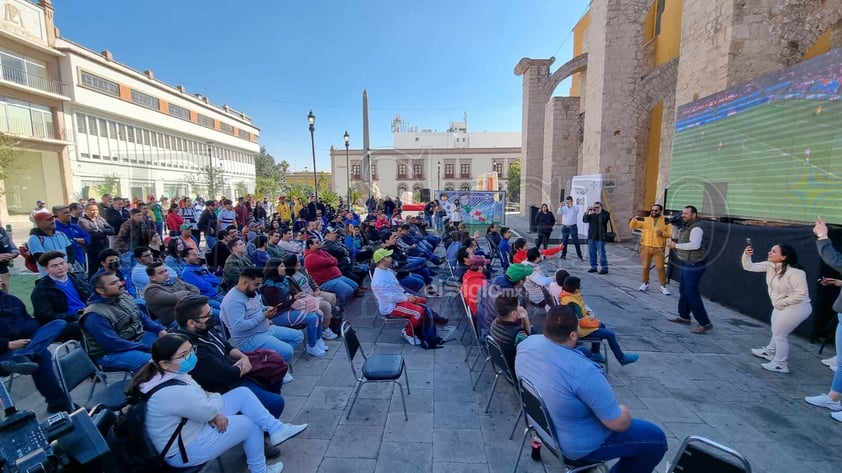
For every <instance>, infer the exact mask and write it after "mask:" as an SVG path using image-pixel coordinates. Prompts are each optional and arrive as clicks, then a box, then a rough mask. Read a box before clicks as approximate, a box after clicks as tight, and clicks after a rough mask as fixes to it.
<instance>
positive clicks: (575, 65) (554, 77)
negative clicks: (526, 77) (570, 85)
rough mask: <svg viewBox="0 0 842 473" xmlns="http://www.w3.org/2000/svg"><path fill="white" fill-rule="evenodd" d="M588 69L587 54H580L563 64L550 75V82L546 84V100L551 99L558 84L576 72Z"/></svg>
mask: <svg viewBox="0 0 842 473" xmlns="http://www.w3.org/2000/svg"><path fill="white" fill-rule="evenodd" d="M587 68H588V53H582V54H580V55H578V56H576V57H574V58H573V59H571V60H569V61H567V62H565V63H564V64H562V65H561V67H559V68H558V70H557V71H555V72H553V73H552V74H551V75H550V80H549V81H548V82H547V99H549V98H550V97H552V95H553V92H554V91H555V89H556V87H558V84H560V83H561V81H563V80H564V79H567V78H568V77H570V76H572V75H573V74H575V73H577V72H582V71H584V70H585V69H587Z"/></svg>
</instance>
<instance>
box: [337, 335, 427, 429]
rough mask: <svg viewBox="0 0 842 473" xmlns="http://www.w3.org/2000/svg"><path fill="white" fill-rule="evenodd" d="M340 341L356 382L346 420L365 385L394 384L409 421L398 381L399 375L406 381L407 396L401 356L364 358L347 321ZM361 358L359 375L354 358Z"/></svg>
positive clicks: (358, 342) (403, 363)
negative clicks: (399, 393)
mask: <svg viewBox="0 0 842 473" xmlns="http://www.w3.org/2000/svg"><path fill="white" fill-rule="evenodd" d="M342 341H343V342H344V344H345V351H346V352H347V353H348V363H350V365H351V373H352V374H353V375H354V379H355V380H356V381H357V387H356V389H355V390H354V398H353V399H351V406H350V407H349V408H348V414H347V415H346V416H345V418H346V419H348V418H349V417H351V410H352V409H353V408H354V404H356V402H357V397H359V395H360V389H361V388H362V387H363V385H364V384H365V383H378V382H386V383H395V384H397V385H398V388H399V389H400V392H401V403H402V404H403V417H404V420H409V416H408V415H407V413H406V399H405V398H404V395H403V385H402V384H401V383H400V381H398V380H399V379H400V377H401V375H403V376H404V379H405V380H406V394H407V395H409V394H410V392H409V375H408V374H407V372H406V362H405V361H404V359H403V356H401V355H386V354H376V355H371V356H366V354H365V350H363V347H362V346H361V345H360V340H359V338H357V332H355V331H354V329H353V328H351V324H350V323H348V321H345V322H343V323H342ZM358 352H359V353H360V354H361V355H362V357H363V360H364V361H363V365H362V369H361V370H360V371H361V372H360V374H357V367H356V366H355V365H354V357H355V356H356V355H357V353H358Z"/></svg>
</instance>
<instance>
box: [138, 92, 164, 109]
mask: <svg viewBox="0 0 842 473" xmlns="http://www.w3.org/2000/svg"><path fill="white" fill-rule="evenodd" d="M132 102H133V103H136V104H138V105H140V106H142V107H146V108H151V109H153V110H158V109H159V108H160V105H159V104H158V99H156V98H155V97H153V96H151V95H147V94H144V93H143V92H138V91H136V90H134V89H132Z"/></svg>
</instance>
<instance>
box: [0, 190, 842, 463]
mask: <svg viewBox="0 0 842 473" xmlns="http://www.w3.org/2000/svg"><path fill="white" fill-rule="evenodd" d="M149 197H150V198H149V199H148V202H145V203H144V202H136V203H133V204H130V203H129V202H126V201H124V199H121V198H119V197H111V196H109V195H105V196H103V198H102V201H101V202H89V203H87V204H86V205H82V204H81V203H74V204H71V205H66V206H65V205H59V206H55V207H53V208H52V209H50V210H47V209H46V208H45V206H44V204H43V202H40V201H39V203H38V206H37V207H36V209H34V210H33V212H32V214H31V216H30V217H31V220H32V222H33V225H34V227H33V229H32V231H31V234H30V237H29V239H28V242H27V244H28V252H29V256H28V257H29V258H31V259H32V261H33V262H34V263H36V264H37V266H35V269H37V271H38V272H39V274H40V277H39V279H38V280H37V281H36V283H35V287H34V289H33V291H32V294H31V299H32V306H33V312H34V314H33V316H34V318H33V317H31V316H30V315H29V314H28V312H27V309H26V307H25V305H24V304H23V303H22V302H21V301H20V300H19V299H17V298H16V297H14V296H12V295H10V294H8V293H7V292H6V291H5V289H7V288H8V284H9V275H8V268H7V266H8V263H9V261H11V260H12V259H14V258H15V257H17V256H18V250H17V248H16V247H15V245H14V243H13V242H12V241H11V238H10V236H9V235H8V234H6V233H5V232H3V231H2V229H0V284H2V285H3V288H2V289H3V290H0V313H2V317H0V371H4V372H13V373H21V374H27V375H32V377H33V380H34V382H35V386H36V388H37V390H38V392H39V393H40V394H41V395H42V396H43V397H44V399H45V401H46V403H47V410H48V411H49V412H56V411H59V410H62V409H64V408H65V406H67V398H66V394H65V393H63V392H62V390H61V388H60V387H59V385H58V382H57V380H56V377H55V374H54V373H53V371H52V368H51V364H50V362H49V356H50V355H49V352H48V351H47V347H48V346H49V345H50V344H51V343H53V342H56V341H64V340H80V341H82V342H83V343H84V346H85V349H86V350H87V352H88V354H89V355H90V357H91V359H92V360H94V362H95V363H97V364H98V365H99V366H100V367H101V368H103V369H105V370H109V371H129V372H132V373H134V374H135V378H134V380H133V382H132V388H133V390H134V391H135V392H140V393H149V392H153V391H155V392H157V390H158V389H160V390H161V391H162V394H160V395H158V397H157V400H156V402H154V403H153V402H150V415H149V417H150V419H154V420H155V425H154V426H150V427H149V429H148V431H149V435H150V438H152V441H153V443H155V444H156V446H158V447H162V446H163V442H165V441H166V439H167V437H168V435H167V432H169V431H170V430H172V428H173V425H174V423H177V421H178V419H177V417H178V416H185V417H187V418H188V419H189V420H188V423H187V426H185V431H184V432H185V434H184V435H185V439H184V440H185V442H184V444H185V448H184V451H181V452H175V451H173V452H167V454H168V456H167V457H166V460H167V462H168V463H169V464H170V465H172V466H189V465H194V464H201V463H203V462H205V461H207V460H208V459H211V458H214V457H215V456H218V455H219V454H221V453H222V452H224V451H225V450H227V449H228V448H230V447H231V446H232V445H235V444H237V443H241V442H242V443H243V445H244V447H243V448H244V450H245V453H246V457H247V460H248V465H249V468H250V471H253V472H256V471H280V470H279V469H278V468H282V466H281V467H278V466H276V465H279V463H276V464H275V465H269V466H267V465H266V458H268V457H271V456H273V455H274V454H276V453H277V445H279V444H280V443H281V442H283V441H284V440H286V439H288V438H290V437H292V436H294V435H297V434H298V433H300V432H301V431H302V430H304V429H305V428H306V427H307V425H306V424H302V425H291V424H285V423H282V422H280V421H278V420H277V419H278V416H279V415H280V413H281V412H282V411H283V406H284V401H283V397H282V396H281V395H280V391H281V388H282V385H283V384H285V383H288V382H292V381H293V378H292V375H290V374H289V373H286V375H285V376H284V377H283V379H278V380H275V382H273V383H268V384H267V383H265V382H263V383H260V382H256V381H255V380H254V379H253V378H251V377H249V376H248V373H249V371H250V370H251V366H250V363H249V358H248V356H247V354H249V353H253V352H256V351H258V350H269V351H271V352H274V353H277V354H278V355H279V356H280V357H281V358H282V359H283V360H285V361H287V362H289V361H291V360H292V357H293V353H294V350H295V347H296V346H298V345H300V344H302V343H306V346H305V347H304V351H305V352H306V353H307V355H308V356H313V357H323V356H325V354H326V352H327V351H328V350H330V349H331V347H330V345H329V344H328V343H326V341H330V340H333V339H336V338H337V336H338V335H339V334H340V329H339V327H340V326H341V323H342V320H343V314H344V311H345V308H346V307H348V305H349V302H350V301H351V300H352V298H354V297H357V296H360V295H361V294H363V293H364V291H366V290H367V289H368V288H366V286H365V284H366V279H370V289H371V291H372V293H373V296H374V298H375V300H376V302H377V306H378V310H379V312H380V313H381V314H382V315H383V316H386V317H403V318H406V319H407V322H406V325H405V327H404V328H403V329H402V331H401V338H402V339H403V340H404V341H406V342H407V343H409V344H411V345H422V346H425V347H426V345H425V344H424V343H423V342H422V339H421V338H422V337H421V331H422V330H424V326H423V321H424V320H426V319H429V320H430V321H431V323H434V324H439V325H443V324H447V323H448V320H447V319H446V318H444V317H439V316H438V315H437V314H435V313H433V312H432V311H431V309H430V307H429V298H430V297H435V296H437V295H439V293H438V291H439V290H441V288H437V287H436V285H435V284H434V280H433V276H435V275H436V274H437V273H439V272H440V271H442V270H443V269H442V268H441V266H442V265H446V269H445V270H446V271H449V272H448V273H446V274H445V279H446V280H447V281H449V282H450V283H452V284H454V285H456V286H458V287H459V288H460V291H461V294H462V296H463V297H464V299H465V302H466V305H467V306H468V307H469V309H470V311H471V312H472V314H473V315H474V321H475V329H476V331H477V336H478V338H479V339H480V340H483V339H485V337H487V336H490V337H491V338H493V339H494V341H495V342H496V343H497V344H498V345H499V346H500V348H501V350H502V352H503V355H504V358H505V360H506V362H507V364H508V366H509V368H510V370H511V371H512V373H513V374H515V376H517V375H522V376H525V377H527V378H528V379H529V380H530V382H532V383H533V384H534V385H535V387H536V388H537V389H538V390H539V391H540V392H541V393H543V396H544V399H545V400H547V401H548V409H549V414H550V415H551V416H552V417H553V419H554V420H555V422H556V425H570V424H571V423H573V424H575V425H576V426H577V427H576V428H575V429H567V428H565V429H563V431H559V432H557V434H558V435H559V437H560V439H561V443H562V445H563V451H564V453H565V455H566V456H567V457H569V458H573V459H583V460H588V461H603V460H607V459H610V458H620V462H619V463H618V467H617V471H651V470H652V468H653V467H654V465H656V464H657V463H658V462H659V461H660V460H661V458H662V457H663V455H664V454H665V452H666V440H665V435H664V433H663V432H662V431H661V430H660V429H659V428H658V427H657V426H654V425H653V424H650V423H648V422H645V421H641V420H637V419H633V418H632V416H631V412H630V411H629V410H628V409H627V408H626V407H625V406H622V405H620V404H618V403H617V401H616V397H615V396H614V394H613V392H612V390H611V387H610V386H609V385H608V383H607V382H606V381H605V377H604V375H603V372H602V371H601V370H600V364H604V363H607V360H606V358H605V356H604V355H603V354H602V353H601V352H600V348H601V344H602V342H603V341H605V342H607V345H608V347H609V348H610V350H611V352H612V354H613V356H614V358H616V360H617V362H618V363H619V364H620V365H628V364H631V363H635V362H637V361H638V360H639V355H638V354H636V353H628V352H624V351H623V349H622V347H621V345H620V342H619V341H618V338H619V337H618V334H617V333H615V332H614V331H613V330H611V329H609V328H608V327H607V326H606V324H605V323H604V322H602V321H600V320H599V318H598V317H597V315H596V314H595V312H594V310H593V309H592V308H591V307H590V306H589V305H588V304H587V303H586V301H585V297H586V294H583V291H582V289H583V280H582V278H580V277H578V276H577V275H574V274H571V273H570V272H569V271H568V270H564V269H559V270H557V271H555V272H551V273H547V274H545V273H544V270H545V269H546V265H544V264H542V263H543V262H544V261H545V260H546V259H548V258H561V259H564V258H566V256H567V249H568V246H567V245H568V242H569V239H572V244H573V245H574V247H575V249H576V253H577V256H578V257H579V258H580V259H583V256H582V253H581V250H580V248H579V241H578V224H579V223H587V224H588V227H589V228H588V231H587V235H588V250H589V263H590V264H589V266H590V267H589V269H588V272H594V273H599V274H606V273H607V272H608V262H607V258H606V254H605V242H606V240H608V239H609V238H608V222H609V221H610V214H609V213H608V212H607V211H606V210H605V209H604V208H603V206H602V205H601V204H600V203H599V202H596V203H594V204H593V205H591V206H590V207H589V208H588V209H587V211H586V212H585V213H584V215H582V216H581V217H580V216H579V213H578V212H579V210H578V208H577V207H576V206H574V205H572V204H573V199H572V198H571V197H568V198H567V199H566V200H565V201H564V202H562V204H561V206H560V207H559V208H558V211H557V212H556V214H557V216H558V220H556V215H553V213H551V212H550V211H549V208H548V206H547V205H543V206H542V207H541V209H540V210H539V212H538V215H537V218H536V222H535V223H536V226H537V230H538V235H539V238H538V239H537V242H536V244H535V245H534V246H530V245H529V244H528V243H527V241H526V240H525V239H523V238H516V239H515V240H514V241H513V242H512V241H510V240H511V239H512V236H513V232H512V230H511V229H510V228H508V227H500V226H499V225H498V224H496V223H493V224H491V225H489V226H488V227H487V229H486V233H485V235H484V238H485V242H486V243H487V246H486V247H485V249H484V248H483V246H482V245H481V244H480V237H481V235H480V234H479V232H474V233H473V234H471V233H470V232H468V231H467V227H466V225H465V224H464V222H462V221H461V219H460V218H458V217H457V218H453V216H454V215H455V214H458V213H459V209H458V203H456V204H450V203H448V202H447V200H446V199H444V200H445V201H444V202H439V201H431V202H429V203H428V204H427V205H426V206H425V208H424V210H423V211H422V212H421V213H420V215H418V216H404V215H403V212H402V209H401V204H400V201H399V200H398V201H396V202H395V201H392V200H391V199H389V198H385V199H383V200H381V201H374V200H373V199H372V200H370V201H369V202H367V205H370V206H371V208H369V209H368V210H369V212H368V214H367V215H366V216H365V218H360V216H359V215H357V214H356V213H354V212H353V211H335V210H334V209H332V208H330V207H328V206H325V205H323V204H322V203H320V202H317V201H316V200H315V198H312V197H311V198H310V202H308V203H307V204H306V205H305V204H304V203H303V202H301V201H295V202H287V201H286V200H285V197H284V196H281V197H280V198H279V199H278V201H277V202H272V203H270V202H269V199H268V198H264V199H263V201H262V202H254V201H253V200H249V199H246V198H239V199H237V203H236V204H235V203H234V202H233V201H231V200H228V199H222V200H220V201H213V200H208V201H201V200H200V199H196V200H195V201H191V200H189V199H179V200H177V201H174V202H173V203H172V204H170V206H169V209H168V211H167V213H166V214H164V213H163V209H164V208H165V207H166V203H165V202H162V204H164V205H163V206H162V205H161V204H159V203H158V202H157V201H156V200H155V199H154V196H149ZM162 200H164V199H162ZM126 204H130V205H126ZM258 209H260V210H258ZM439 212H443V213H442V214H441V215H440V214H439ZM448 212H453V213H448ZM439 217H441V218H439ZM556 226H561V230H562V238H563V241H562V243H561V244H560V245H559V246H557V247H552V248H551V247H550V246H549V236H550V233H551V232H552V231H553V229H554V228H555V227H556ZM629 227H630V228H631V229H632V230H637V231H639V232H640V233H641V240H640V254H641V279H642V281H641V285H640V287H639V290H640V291H642V292H645V291H647V290H648V288H649V277H650V273H651V264H652V261H653V260H654V262H655V268H656V273H657V275H658V280H659V281H658V282H659V287H660V292H661V293H662V294H663V295H666V296H669V295H671V292H670V289H669V286H668V281H667V279H666V275H665V268H664V261H665V259H664V258H665V254H666V252H672V255H673V256H674V258H675V261H676V264H677V265H678V269H679V273H680V281H679V298H678V305H677V316H676V317H672V318H669V319H668V320H669V321H670V322H674V323H678V324H684V325H688V326H690V325H692V321H691V316H693V317H695V319H696V322H697V324H696V325H695V326H693V327H692V333H694V334H705V333H708V332H710V331H711V330H712V329H713V324H712V322H711V320H710V317H709V316H708V314H707V311H706V310H705V307H704V303H703V301H702V298H701V295H700V292H699V283H700V280H701V277H702V275H703V274H704V271H705V267H706V263H707V258H708V241H709V239H710V235H707V234H706V231H707V230H706V228H705V227H704V225H702V221H701V220H700V219H699V217H698V213H697V210H696V208H695V207H693V206H687V207H685V208H684V209H683V211H682V213H681V215H680V217H674V218H668V217H665V216H664V215H663V208H662V207H661V206H660V205H658V204H655V205H653V206H652V207H651V211H650V213H649V215H648V216H645V217H643V216H640V217H634V218H632V219H630V222H629ZM430 230H433V231H430ZM814 232H815V234H816V236H817V238H818V250H819V254H820V256H821V257H822V259H823V260H824V261H825V262H826V263H827V264H828V265H829V266H831V267H832V268H834V269H837V270H842V254H840V253H839V252H837V251H836V250H835V249H834V248H833V247H832V246H831V245H830V241H829V239H828V238H827V227H826V225H825V224H824V222H822V221H821V220H819V221H818V222H817V223H816V226H815V228H814ZM542 247H543V248H542ZM439 248H442V250H443V251H439ZM753 256H754V248H752V246H751V245H750V244H748V245H747V246H746V248H745V250H744V252H743V254H742V258H741V263H742V267H743V268H744V269H745V270H746V271H752V272H762V273H764V274H765V277H766V283H767V286H768V291H769V297H770V299H771V302H772V305H773V308H774V309H773V312H772V318H771V329H772V337H771V339H770V340H769V343H768V344H766V345H765V346H763V347H761V348H756V349H752V350H751V353H752V354H753V355H755V356H757V357H760V358H764V359H766V360H767V363H763V364H762V365H761V366H762V367H763V369H766V370H768V371H772V372H776V373H782V374H785V373H788V372H789V365H788V354H789V345H788V341H787V337H788V335H789V334H790V333H791V332H792V331H793V330H794V329H795V328H796V327H797V326H798V325H799V324H800V323H801V322H803V321H804V320H805V319H806V318H807V317H809V315H810V313H811V303H810V298H809V295H808V292H807V282H806V281H807V280H806V278H807V275H806V273H805V271H804V270H803V269H802V268H801V266H800V265H799V264H798V257H797V255H796V253H795V250H794V249H793V248H792V247H791V246H790V245H786V244H778V245H775V246H773V247H772V248H771V250H770V251H769V253H768V255H767V259H766V261H763V262H753V261H752V257H753ZM495 261H499V269H495V268H496V267H495V265H494V263H495ZM4 269H5V271H3V270H4ZM820 283H821V284H823V285H835V286H842V280H839V279H832V278H821V280H820ZM840 300H842V296H840V299H839V300H837V301H836V303H835V304H834V310H836V311H837V312H840V313H842V307H837V306H840V304H842V302H840ZM840 320H841V321H842V315H840ZM840 326H841V327H842V325H840ZM840 332H842V329H837V337H836V339H837V353H838V350H840V349H842V347H840V345H842V333H840ZM834 358H835V357H834ZM823 362H825V363H826V364H828V365H829V366H831V368H836V369H834V371H836V375H835V376H834V379H833V382H832V384H831V388H830V390H829V392H828V393H826V394H821V395H818V396H810V397H807V398H805V400H806V402H808V403H810V404H813V405H816V406H819V407H825V408H829V409H831V410H832V411H833V414H832V416H833V418H834V419H836V420H839V421H842V370H838V366H839V362H838V361H837V360H836V359H829V360H824V361H823ZM171 381H172V383H170V382H171ZM164 383H167V385H166V386H164V388H166V390H164V389H161V388H160V385H162V384H164ZM255 401H257V402H255ZM181 409H183V410H181ZM188 427H189V428H188ZM574 431H575V435H573V433H574ZM571 435H572V436H571ZM223 437H224V438H223ZM184 458H188V459H189V462H187V463H185V460H184ZM273 468H274V469H273Z"/></svg>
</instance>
